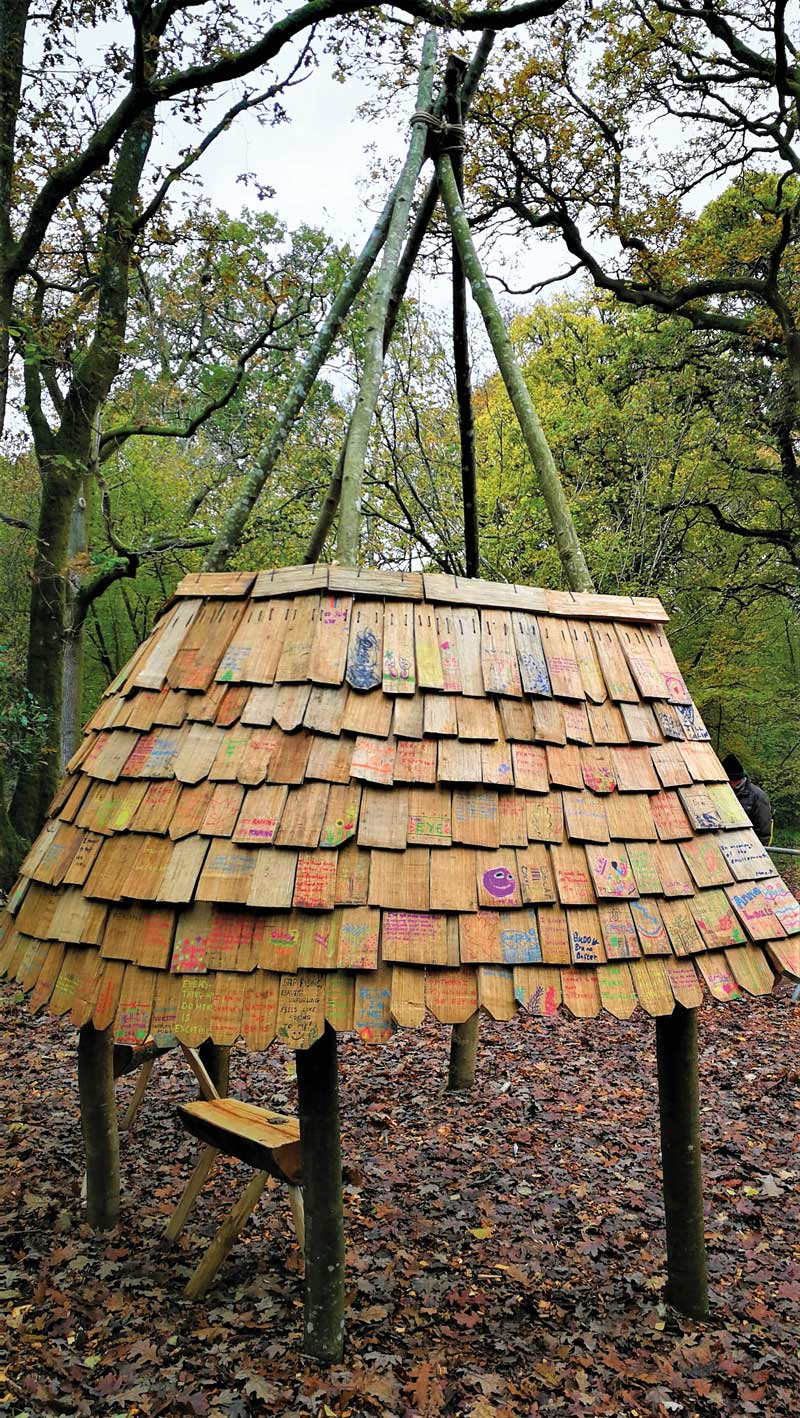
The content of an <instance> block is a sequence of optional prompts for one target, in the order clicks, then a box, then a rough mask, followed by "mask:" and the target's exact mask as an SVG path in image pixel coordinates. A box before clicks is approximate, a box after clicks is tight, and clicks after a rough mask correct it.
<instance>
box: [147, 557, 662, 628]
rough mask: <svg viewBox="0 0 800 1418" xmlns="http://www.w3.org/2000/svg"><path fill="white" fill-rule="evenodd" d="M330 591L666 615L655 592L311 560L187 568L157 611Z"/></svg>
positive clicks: (590, 613)
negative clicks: (623, 592) (195, 600)
mask: <svg viewBox="0 0 800 1418" xmlns="http://www.w3.org/2000/svg"><path fill="white" fill-rule="evenodd" d="M306 591H309V592H310V591H330V592H332V593H334V594H338V595H345V594H350V595H352V594H355V595H363V596H366V597H384V598H387V599H396V600H403V601H429V602H432V603H434V604H441V605H461V606H474V607H476V608H481V607H494V608H496V609H498V610H522V611H534V612H538V613H539V614H543V615H552V616H576V617H580V618H585V619H589V620H617V621H623V622H624V621H629V622H634V623H642V624H655V623H659V622H665V621H668V620H669V615H668V614H667V612H666V611H665V609H664V607H663V605H662V604H661V601H660V600H659V599H658V597H656V596H607V595H600V594H598V593H595V592H584V591H559V590H549V589H547V588H546V587H538V586H522V585H514V584H512V583H510V582H503V581H485V580H481V579H480V578H477V577H467V576H449V575H445V574H443V573H441V572H429V571H380V570H376V569H375V568H372V567H365V568H363V569H359V568H357V567H350V566H339V565H337V564H335V563H333V564H330V565H329V564H326V563H324V562H317V563H315V564H314V565H306V564H301V565H299V566H283V567H276V568H274V569H268V570H264V571H259V572H241V571H234V572H192V573H191V574H190V575H188V576H185V577H184V578H183V580H182V581H180V582H179V583H178V585H177V586H176V588H175V591H174V593H173V595H172V596H171V597H170V599H169V600H168V601H167V602H166V604H165V605H164V607H162V609H161V611H160V612H159V615H160V616H161V615H163V614H164V613H165V612H166V611H167V610H168V609H170V608H171V607H172V606H173V605H174V603H175V601H176V599H177V600H182V599H185V598H187V597H196V596H209V597H223V598H230V599H243V598H245V597H247V596H251V597H252V598H253V599H255V600H260V599H262V598H267V597H270V598H278V597H282V596H287V597H289V596H296V595H302V594H303V592H306Z"/></svg>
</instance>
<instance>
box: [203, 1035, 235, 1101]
mask: <svg viewBox="0 0 800 1418" xmlns="http://www.w3.org/2000/svg"><path fill="white" fill-rule="evenodd" d="M197 1052H198V1053H199V1055H200V1058H201V1059H202V1061H203V1064H204V1065H205V1069H206V1072H207V1073H208V1076H209V1078H210V1079H211V1082H212V1083H213V1085H214V1087H215V1088H216V1090H217V1095H218V1096H219V1097H220V1098H227V1096H228V1088H229V1086H230V1078H231V1049H230V1044H213V1043H212V1042H211V1040H210V1039H206V1041H205V1043H204V1044H201V1045H200V1048H199V1049H198V1051H197ZM200 1096H201V1097H205V1094H203V1093H201V1095H200Z"/></svg>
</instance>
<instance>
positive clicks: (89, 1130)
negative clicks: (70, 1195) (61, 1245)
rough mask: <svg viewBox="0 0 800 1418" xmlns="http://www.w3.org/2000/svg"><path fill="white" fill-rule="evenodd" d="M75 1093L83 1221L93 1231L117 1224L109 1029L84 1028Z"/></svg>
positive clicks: (116, 1144)
mask: <svg viewBox="0 0 800 1418" xmlns="http://www.w3.org/2000/svg"><path fill="white" fill-rule="evenodd" d="M78 1092H79V1095H80V1104H81V1131H82V1133H83V1147H84V1152H85V1155H86V1219H87V1221H88V1223H89V1225H90V1226H92V1227H94V1229H95V1230H96V1231H110V1230H111V1229H112V1227H114V1226H116V1224H117V1222H118V1220H119V1186H120V1183H119V1126H118V1123H117V1106H116V1098H115V1096H114V1039H113V1035H112V1032H111V1029H102V1030H100V1029H95V1027H94V1025H93V1024H84V1026H83V1028H82V1029H81V1032H80V1039H79V1042H78Z"/></svg>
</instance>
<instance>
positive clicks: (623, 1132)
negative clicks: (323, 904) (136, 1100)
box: [0, 984, 800, 1418]
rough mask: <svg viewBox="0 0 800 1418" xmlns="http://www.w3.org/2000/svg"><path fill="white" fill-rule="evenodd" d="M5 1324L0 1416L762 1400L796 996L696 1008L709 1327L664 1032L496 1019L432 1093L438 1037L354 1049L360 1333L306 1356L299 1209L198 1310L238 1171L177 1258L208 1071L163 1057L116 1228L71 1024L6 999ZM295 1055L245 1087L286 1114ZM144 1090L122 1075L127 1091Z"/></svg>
mask: <svg viewBox="0 0 800 1418" xmlns="http://www.w3.org/2000/svg"><path fill="white" fill-rule="evenodd" d="M0 1005H1V1007H0V1047H2V1073H1V1075H0V1076H1V1077H2V1088H3V1090H4V1098H3V1118H4V1122H5V1130H4V1131H5V1138H4V1149H5V1152H6V1156H5V1157H4V1158H3V1159H2V1170H0V1217H2V1218H3V1219H2V1222H0V1225H1V1226H2V1245H1V1246H0V1255H1V1256H2V1266H3V1268H2V1272H0V1298H2V1301H3V1308H4V1310H5V1312H6V1322H5V1329H4V1332H3V1333H2V1339H1V1340H0V1344H1V1345H2V1347H1V1348H0V1411H2V1412H4V1413H9V1414H10V1415H13V1418H22V1415H27V1414H29V1415H31V1418H33V1415H37V1418H38V1415H47V1418H50V1415H58V1414H75V1415H92V1418H94V1415H108V1416H109V1418H129V1415H146V1418H149V1416H150V1415H153V1418H155V1415H176V1418H178V1416H179V1415H183V1414H189V1415H191V1414H197V1415H201V1418H202V1415H208V1418H247V1416H248V1415H254V1414H270V1415H272V1414H274V1415H280V1418H294V1415H305V1414H312V1415H331V1414H333V1415H342V1418H344V1415H351V1418H361V1415H365V1418H366V1415H372V1414H381V1415H398V1418H433V1415H438V1414H447V1415H465V1416H466V1415H470V1416H471V1418H511V1416H512V1415H513V1418H516V1416H517V1415H525V1418H528V1415H530V1418H535V1415H550V1414H563V1415H565V1418H568V1415H588V1414H603V1415H605V1414H608V1415H611V1414H613V1415H630V1418H635V1415H661V1414H664V1415H667V1414H670V1415H671V1414H676V1415H679V1416H680V1415H687V1418H690V1416H691V1415H697V1418H706V1415H718V1414H720V1415H725V1418H734V1415H735V1418H739V1415H749V1414H752V1415H755V1418H758V1416H759V1415H764V1418H767V1415H769V1418H782V1415H789V1414H794V1413H795V1412H796V1411H797V1396H798V1393H799V1392H800V1338H799V1337H798V1328H797V1312H798V1301H800V1158H799V1157H798V1149H797V1128H798V1122H800V1065H798V1062H797V1060H798V1044H799V1043H800V1006H797V1005H794V1004H792V1002H791V995H790V991H789V988H788V986H787V985H786V984H783V985H781V986H780V987H779V989H778V991H777V993H776V995H775V996H774V997H773V998H771V999H766V1000H747V1001H745V1002H742V1003H741V1004H737V1005H729V1006H726V1007H724V1008H723V1007H720V1006H714V1005H711V1004H708V1005H707V1006H706V1007H705V1008H704V1009H703V1011H702V1014H701V1021H700V1034H701V1062H700V1079H701V1089H702V1104H703V1112H702V1123H703V1134H704V1145H705V1178H706V1228H707V1236H708V1247H709V1270H710V1281H711V1288H712V1318H711V1321H710V1323H709V1324H708V1325H693V1324H691V1323H689V1322H678V1321H677V1319H676V1317H675V1316H674V1315H673V1314H672V1313H671V1312H668V1311H666V1310H665V1309H664V1307H663V1305H662V1303H661V1302H662V1293H663V1284H664V1279H665V1263H664V1233H663V1228H662V1210H661V1200H660V1174H659V1165H658V1143H657V1127H658V1123H657V1107H656V1087H655V1065H654V1030H653V1025H652V1022H651V1021H650V1020H647V1019H644V1018H639V1019H638V1020H636V1021H632V1022H630V1023H627V1024H625V1025H618V1024H615V1023H614V1021H612V1020H611V1019H606V1018H604V1019H603V1020H601V1021H592V1022H590V1023H581V1022H578V1021H572V1020H570V1019H569V1018H565V1017H559V1018H558V1019H557V1020H556V1021H541V1020H534V1019H530V1018H522V1017H521V1018H520V1019H519V1020H518V1021H517V1023H516V1024H515V1025H514V1027H513V1028H511V1029H509V1028H508V1027H507V1026H506V1027H504V1026H497V1025H493V1024H492V1023H491V1021H488V1020H487V1021H484V1022H483V1024H482V1037H481V1046H480V1058H479V1071H478V1081H477V1085H476V1087H475V1088H474V1090H473V1091H472V1092H470V1093H468V1094H462V1095H459V1096H452V1095H451V1096H448V1095H446V1094H445V1093H444V1092H443V1083H444V1079H445V1076H446V1063H447V1043H448V1031H447V1030H445V1029H442V1028H441V1027H437V1026H435V1025H433V1024H431V1025H429V1026H426V1027H425V1028H424V1029H423V1030H419V1031H414V1032H413V1033H411V1032H410V1033H407V1034H406V1033H401V1034H399V1035H398V1036H397V1038H396V1039H395V1041H394V1042H393V1043H392V1045H390V1046H388V1047H385V1048H368V1047H365V1046H364V1045H362V1044H360V1043H358V1042H353V1041H343V1044H342V1050H341V1076H342V1109H343V1136H344V1146H345V1152H346V1157H347V1164H348V1168H349V1174H350V1176H351V1179H352V1180H351V1182H350V1184H349V1185H348V1187H347V1192H346V1228H347V1242H348V1249H347V1266H348V1287H347V1303H348V1343H347V1350H346V1355H345V1362H344V1364H343V1365H342V1366H341V1367H340V1368H337V1369H333V1370H331V1371H328V1372H319V1371H315V1370H314V1369H313V1367H312V1366H311V1365H310V1364H309V1363H308V1362H307V1361H305V1360H304V1359H303V1358H302V1356H301V1354H300V1351H299V1342H300V1337H301V1319H302V1294H301V1279H300V1275H299V1271H298V1257H297V1250H296V1246H295V1243H294V1239H293V1237H292V1235H291V1233H290V1230H289V1225H288V1206H287V1202H286V1195H285V1193H284V1192H283V1191H282V1190H281V1189H280V1188H277V1187H276V1189H275V1190H274V1191H272V1192H270V1193H268V1194H266V1195H265V1198H264V1200H263V1201H262V1203H261V1205H260V1206H259V1208H258V1210H257V1211H256V1213H255V1215H254V1217H253V1218H251V1220H250V1222H249V1224H248V1226H247V1228H246V1230H245V1232H244V1234H243V1236H242V1238H241V1239H240V1241H239V1242H238V1243H237V1245H236V1247H235V1248H234V1250H233V1252H232V1254H231V1256H230V1257H229V1259H228V1261H227V1262H226V1264H225V1265H224V1266H223V1268H222V1270H221V1271H220V1273H219V1275H218V1277H217V1280H216V1282H215V1284H214V1286H213V1288H212V1290H211V1291H210V1293H209V1295H208V1296H207V1297H206V1300H205V1301H204V1302H202V1303H200V1304H195V1305H191V1304H189V1303H188V1302H187V1301H185V1300H184V1299H183V1296H182V1289H183V1286H184V1284H185V1281H186V1279H187V1277H188V1275H189V1273H190V1270H191V1268H192V1267H193V1265H194V1263H195V1262H196V1260H197V1258H198V1257H199V1254H200V1251H201V1249H202V1248H203V1247H204V1246H205V1245H206V1244H207V1243H208V1238H209V1236H210V1235H211V1234H213V1230H214V1228H215V1225H216V1224H218V1222H219V1221H220V1220H221V1218H222V1216H223V1214H224V1212H225V1211H226V1210H227V1209H228V1208H229V1207H230V1205H231V1204H232V1200H233V1198H234V1196H235V1195H236V1194H238V1192H239V1191H240V1190H241V1187H242V1185H243V1183H244V1179H245V1173H244V1169H242V1168H240V1166H239V1164H237V1163H233V1162H229V1163H228V1164H227V1165H226V1166H225V1168H224V1170H221V1171H220V1173H219V1174H218V1176H217V1179H216V1183H215V1185H213V1186H212V1185H209V1186H208V1187H207V1189H206V1191H205V1192H204V1193H203V1195H202V1197H201V1200H200V1202H199V1203H198V1205H197V1207H196V1209H195V1211H194V1212H193V1214H192V1217H191V1219H190V1224H189V1227H188V1230H187V1233H186V1234H185V1236H184V1238H183V1239H182V1242H181V1244H180V1246H179V1247H178V1248H177V1249H176V1250H175V1251H173V1252H170V1251H168V1250H167V1249H165V1247H164V1245H163V1242H162V1233H163V1229H164V1225H165V1222H166V1218H167V1216H168V1215H169V1213H170V1211H171V1209H172V1208H173V1206H174V1205H175V1202H176V1200H177V1197H178V1195H179V1193H180V1190H181V1188H182V1185H183V1183H184V1181H185V1178H186V1176H187V1174H188V1171H189V1168H190V1166H191V1162H192V1159H193V1157H194V1156H195V1155H196V1150H197V1144H196V1143H195V1142H193V1141H192V1139H190V1138H189V1137H188V1136H186V1135H185V1134H183V1133H182V1132H181V1131H180V1129H179V1127H178V1125H177V1122H176V1116H175V1105H176V1103H177V1102H179V1101H181V1100H185V1099H186V1098H187V1097H190V1096H192V1093H193V1080H192V1079H191V1077H190V1075H189V1073H188V1070H187V1069H186V1067H185V1065H184V1064H182V1063H181V1062H180V1061H179V1059H178V1058H177V1057H175V1056H173V1055H170V1056H169V1057H168V1059H167V1060H165V1061H164V1062H162V1063H161V1064H160V1065H157V1068H156V1070H155V1071H154V1073H153V1076H152V1079H151V1083H150V1087H149V1088H148V1091H147V1094H146V1096H145V1102H144V1104H143V1107H142V1110H141V1112H140V1114H139V1116H138V1118H137V1122H136V1125H135V1128H134V1131H133V1133H132V1134H129V1135H127V1136H126V1137H123V1140H122V1146H123V1175H124V1185H125V1190H126V1199H125V1205H124V1208H123V1220H122V1224H121V1226H120V1228H119V1230H118V1231H116V1232H114V1233H112V1234H110V1235H108V1236H105V1237H95V1236H93V1235H92V1234H91V1233H90V1232H89V1231H88V1229H87V1228H86V1227H85V1226H83V1225H82V1224H81V1213H80V1202H79V1188H80V1174H81V1169H82V1159H81V1148H80V1132H79V1124H78V1109H77V1095H76V1083H75V1057H76V1051H75V1040H74V1038H73V1037H72V1036H71V1035H70V1034H69V1032H68V1031H65V1030H64V1028H63V1027H62V1025H61V1024H60V1023H58V1022H57V1021H52V1020H49V1019H31V1017H30V1014H29V1012H28V1010H27V1009H26V1007H25V1006H24V1005H22V1004H20V1003H18V1001H17V999H16V998H15V996H14V993H13V991H12V990H11V989H8V988H6V989H5V990H4V992H3V995H2V1000H1V1001H0ZM292 1067H293V1055H292V1054H291V1053H289V1052H288V1051H284V1050H282V1049H279V1048H273V1049H272V1050H270V1051H269V1052H268V1053H267V1054H265V1055H256V1054H250V1055H248V1054H246V1053H244V1052H243V1051H239V1050H237V1051H236V1052H235V1055H234V1060H233V1080H234V1083H233V1091H234V1092H235V1093H237V1094H238V1095H239V1096H241V1097H245V1098H248V1099H251V1100H252V1101H255V1102H259V1103H262V1104H273V1105H276V1104H277V1105H279V1106H287V1105H289V1106H293V1105H294V1083H293V1079H292V1076H291V1075H292ZM132 1086H133V1081H132V1079H126V1080H124V1081H123V1082H122V1083H121V1084H120V1085H119V1095H120V1102H121V1103H122V1102H123V1100H124V1098H126V1097H127V1096H128V1093H129V1091H130V1089H131V1088H132Z"/></svg>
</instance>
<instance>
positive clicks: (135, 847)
mask: <svg viewBox="0 0 800 1418" xmlns="http://www.w3.org/2000/svg"><path fill="white" fill-rule="evenodd" d="M666 619H667V617H666V614H665V612H664V610H663V608H662V607H661V605H660V603H659V602H658V601H655V600H652V599H628V598H624V597H618V598H617V597H610V596H592V595H571V594H569V593H566V592H562V591H559V592H551V591H547V590H538V589H535V588H532V587H527V586H509V585H500V584H497V585H495V584H493V583H490V582H485V581H477V580H464V579H459V578H454V577H448V576H442V575H426V574H422V573H393V572H387V571H369V570H367V571H355V570H351V569H349V568H347V567H342V566H333V567H328V566H322V565H320V566H315V567H307V566H303V567H296V568H292V567H287V568H283V569H281V570H277V571H263V572H261V573H260V574H258V575H257V576H256V575H243V574H239V573H234V574H230V575H227V574H226V575H223V576H217V575H209V576H203V575H192V576H189V577H187V578H186V579H185V581H184V582H183V583H182V584H181V585H180V586H179V587H178V589H177V591H176V593H175V595H174V597H173V598H172V601H171V602H170V604H169V605H168V606H167V607H166V608H165V610H164V612H163V613H162V615H161V617H160V619H159V620H158V622H157V624H156V626H155V629H154V630H153V633H152V634H151V635H150V637H149V639H148V640H147V641H146V642H145V644H144V645H143V646H141V647H140V649H139V650H138V651H137V652H136V655H135V656H134V657H133V659H132V660H131V662H130V664H129V665H127V666H126V667H125V669H124V670H122V671H121V672H120V674H119V675H118V676H117V677H116V679H115V681H114V682H113V684H112V685H111V686H110V687H109V689H108V690H107V692H106V695H105V697H104V699H103V701H102V703H101V705H100V707H99V709H98V710H97V712H96V713H95V715H94V716H93V718H92V719H91V720H90V722H89V724H88V725H87V728H86V731H85V735H84V737H83V740H82V742H81V745H80V748H79V750H78V752H77V753H76V754H75V755H74V757H73V759H72V761H71V763H70V764H69V766H68V773H67V777H66V778H65V781H64V783H63V785H62V787H61V788H60V790H59V792H58V794H57V796H56V798H55V800H54V802H53V803H52V805H51V809H50V818H49V821H48V822H47V823H46V825H45V827H44V828H43V830H42V832H41V833H40V835H39V837H38V838H37V840H36V841H35V843H34V844H33V846H32V847H31V850H30V851H29V853H28V855H27V857H26V859H25V861H24V863H23V865H22V872H21V876H20V879H19V881H18V883H17V885H16V886H15V887H14V890H13V891H12V893H11V896H10V898H9V902H8V907H7V909H6V910H5V911H4V912H3V913H2V916H0V970H1V971H2V973H3V974H5V975H6V976H8V977H9V978H12V979H14V980H16V981H17V982H18V983H19V984H20V986H21V987H22V988H23V989H24V990H25V991H30V992H31V1004H32V1006H33V1008H35V1009H40V1008H42V1007H46V1008H48V1009H49V1010H50V1012H51V1013H53V1014H55V1015H64V1016H68V1017H69V1018H70V1020H71V1022H72V1024H73V1025H74V1026H81V1025H83V1024H86V1023H88V1022H89V1021H92V1022H93V1023H94V1024H95V1026H96V1027H97V1028H100V1029H103V1028H107V1027H109V1026H113V1029H114V1038H115V1039H116V1041H117V1042H119V1043H137V1042H140V1041H141V1040H143V1039H145V1038H147V1037H150V1036H152V1037H153V1038H155V1039H156V1041H157V1042H159V1043H161V1044H163V1043H165V1042H169V1041H170V1040H172V1039H174V1038H178V1039H180V1040H181V1041H183V1042H184V1043H186V1044H190V1045H195V1044H199V1043H201V1042H202V1041H203V1040H204V1039H206V1038H209V1037H210V1038H211V1039H213V1040H214V1041H215V1042H217V1043H220V1044H230V1043H232V1042H233V1041H234V1040H235V1039H237V1038H239V1037H243V1038H244V1041H245V1043H246V1045H247V1046H248V1047H250V1048H253V1049H264V1048H266V1047H267V1046H268V1045H269V1043H270V1042H271V1041H272V1040H273V1039H274V1038H276V1037H277V1038H279V1039H281V1040H283V1041H285V1042H286V1043H287V1044H290V1045H292V1046H293V1047H306V1046H308V1045H310V1044H311V1043H312V1042H313V1041H314V1040H315V1039H316V1038H317V1037H318V1036H319V1034H320V1033H321V1031H322V1029H323V1028H324V1023H325V1020H326V1019H327V1020H328V1021H329V1022H330V1023H331V1024H332V1025H333V1026H334V1027H335V1028H336V1029H340V1030H355V1031H356V1032H357V1033H358V1034H359V1035H360V1036H361V1038H362V1039H364V1040H365V1041H368V1042H371V1043H376V1042H377V1043H379V1042H381V1041H384V1040H386V1039H388V1038H389V1037H390V1035H391V1033H392V1031H393V1029H394V1028H395V1027H396V1026H398V1025H399V1026H403V1027H409V1028H413V1027H414V1026H416V1025H419V1024H420V1023H421V1022H422V1020H423V1019H424V1018H425V1014H426V1011H427V1012H430V1013H431V1014H432V1015H433V1016H434V1017H435V1018H436V1019H438V1020H440V1021H441V1022H442V1023H443V1024H453V1023H458V1022H460V1021H463V1020H465V1019H467V1018H468V1017H469V1016H470V1015H471V1014H472V1013H473V1012H474V1011H475V1010H476V1009H477V1008H482V1009H484V1010H486V1011H487V1012H488V1013H489V1014H490V1015H492V1016H493V1017H494V1018H495V1019H500V1020H507V1019H510V1018H512V1016H513V1015H514V1013H515V1011H516V1010H517V1009H522V1010H527V1011H530V1012H531V1013H533V1014H539V1015H549V1014H553V1013H554V1012H555V1011H556V1010H558V1009H560V1008H564V1009H566V1010H568V1011H570V1012H571V1013H572V1014H573V1015H576V1016H578V1017H581V1018H586V1017H592V1016H595V1015H598V1014H600V1012H601V1011H603V1010H605V1011H607V1012H608V1014H609V1015H611V1016H614V1017H616V1018H618V1019H627V1018H629V1017H630V1015H631V1014H632V1013H633V1012H634V1011H635V1010H636V1009H637V1008H641V1009H642V1010H644V1011H645V1012H646V1013H648V1014H650V1015H659V1014H669V1013H670V1012H671V1011H672V1010H673V1008H674V1006H675V1002H676V1001H678V1002H679V1003H681V1004H684V1005H687V1006H693V1005H696V1004H698V1003H699V1002H700V1000H701V999H702V997H703V994H704V992H707V993H708V994H710V995H711V997H712V998H714V999H718V1000H731V999H736V998H737V997H739V996H740V995H741V994H742V993H743V992H745V993H752V994H766V993H768V992H769V991H770V990H771V988H772V985H773V982H774V978H775V975H776V974H777V973H780V972H786V973H788V974H790V975H792V976H794V977H800V907H799V906H798V904H797V902H796V901H795V899H794V897H793V896H792V895H791V893H790V892H789V890H788V889H787V887H786V885H785V884H784V882H783V881H782V880H781V878H780V876H779V875H778V874H777V872H776V870H775V868H774V866H773V864H772V861H771V859H770V857H769V855H768V853H767V851H766V850H765V849H764V847H762V845H761V844H760V842H759V841H758V839H757V838H756V836H755V834H754V832H753V830H752V828H751V827H750V825H749V823H748V821H747V818H746V817H745V815H744V813H743V812H742V809H741V807H740V806H739V803H738V802H737V800H736V798H735V796H734V794H733V792H732V790H731V788H730V787H729V785H728V783H727V781H726V778H725V773H724V771H723V770H722V768H721V766H720V764H719V761H718V759H717V756H716V754H715V753H714V751H713V748H712V747H711V745H710V743H709V738H708V733H707V731H706V729H705V727H704V725H703V723H702V720H701V718H700V715H699V714H698V712H697V709H696V708H695V706H694V704H693V703H692V701H691V697H690V695H689V694H688V691H687V689H686V685H685V683H684V681H683V678H682V676H681V674H680V671H679V669H678V666H677V664H676V662H675V660H674V657H673V655H672V652H671V650H670V646H669V642H668V640H667V637H666V634H665V631H664V628H663V623H664V622H665V621H666Z"/></svg>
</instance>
